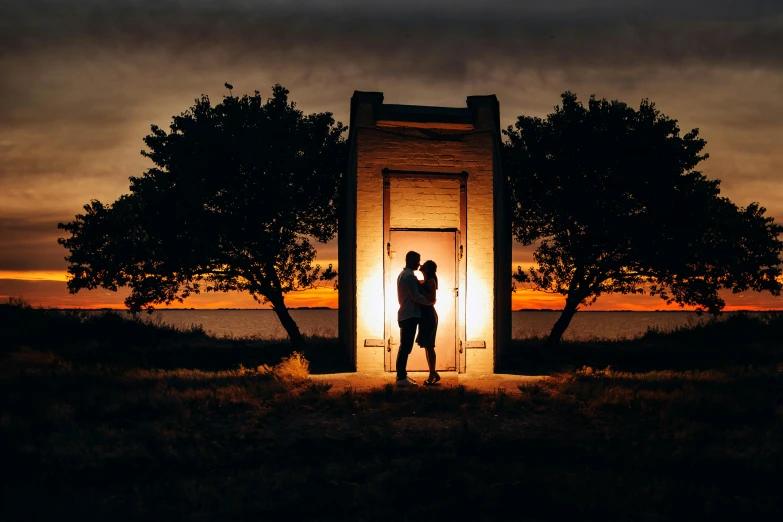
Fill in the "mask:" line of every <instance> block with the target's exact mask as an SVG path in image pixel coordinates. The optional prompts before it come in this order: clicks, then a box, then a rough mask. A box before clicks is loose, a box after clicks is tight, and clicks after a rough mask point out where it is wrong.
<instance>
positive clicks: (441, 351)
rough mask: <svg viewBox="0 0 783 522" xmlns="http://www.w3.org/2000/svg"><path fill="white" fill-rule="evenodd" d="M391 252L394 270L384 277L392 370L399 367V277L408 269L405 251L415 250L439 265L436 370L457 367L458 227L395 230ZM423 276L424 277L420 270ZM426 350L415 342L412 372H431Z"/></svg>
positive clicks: (391, 242) (391, 264)
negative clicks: (453, 228)
mask: <svg viewBox="0 0 783 522" xmlns="http://www.w3.org/2000/svg"><path fill="white" fill-rule="evenodd" d="M389 239H390V242H389V250H390V254H391V262H390V264H389V267H390V270H389V273H388V274H386V277H385V278H384V280H385V282H386V295H387V296H390V297H391V296H394V297H393V299H387V300H386V302H387V310H386V315H387V317H386V324H387V325H389V329H390V331H389V332H387V336H390V338H391V343H390V348H391V350H390V356H391V360H390V365H389V366H388V367H389V369H390V370H391V371H396V370H397V351H398V348H399V342H400V329H399V326H398V325H397V310H398V306H397V297H396V296H397V276H398V275H399V274H400V272H401V271H402V270H403V268H405V254H406V253H408V252H409V251H411V250H413V251H415V252H418V253H419V254H421V262H422V263H424V262H425V261H427V260H428V259H431V260H432V261H434V262H435V264H436V265H437V266H438V270H437V275H438V293H437V296H436V300H437V302H436V304H435V310H436V311H437V312H438V332H437V335H436V337H435V353H436V355H437V361H436V369H437V370H438V371H449V370H456V369H457V287H458V278H457V257H456V252H457V233H456V232H455V231H454V230H434V231H430V230H427V231H421V230H391V231H390V234H389ZM416 275H417V277H418V278H419V279H422V278H423V276H422V275H421V273H420V272H418V271H417V273H416ZM427 370H428V367H427V359H426V357H425V355H424V349H423V348H421V347H420V346H419V345H418V344H416V343H414V344H413V350H412V352H411V355H410V357H409V358H408V371H414V372H416V371H427Z"/></svg>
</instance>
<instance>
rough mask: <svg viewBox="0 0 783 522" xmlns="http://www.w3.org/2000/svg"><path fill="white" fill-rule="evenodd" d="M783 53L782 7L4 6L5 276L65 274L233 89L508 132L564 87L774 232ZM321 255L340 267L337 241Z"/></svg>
mask: <svg viewBox="0 0 783 522" xmlns="http://www.w3.org/2000/svg"><path fill="white" fill-rule="evenodd" d="M780 49H783V3H781V2H780V1H779V0H775V1H769V0H767V1H754V0H748V1H743V2H738V1H724V0H694V1H672V0H657V1H652V0H643V1H642V0H637V1H633V0H603V1H600V0H598V1H596V0H592V1H588V0H570V1H567V0H560V1H548V2H542V1H535V2H533V1H516V0H502V1H499V0H494V1H493V0H485V1H482V2H478V1H474V0H471V1H467V0H451V1H440V2H433V1H427V0H396V1H394V2H378V1H369V0H343V1H323V0H320V1H319V0H312V1H299V2H296V1H290V2H286V1H282V0H280V1H269V2H261V1H255V2H251V1H244V2H243V1H206V0H192V1H188V2H184V1H180V2H174V1H169V0H164V1H138V0H133V1H131V0H112V1H98V0H89V1H86V0H73V1H68V2H65V1H53V0H46V1H43V0H6V1H5V2H3V3H2V5H0V270H58V269H59V270H63V269H64V268H65V265H66V264H65V262H64V261H63V260H62V257H63V256H64V255H65V251H64V249H62V248H61V247H60V246H59V245H57V244H56V239H57V237H58V233H59V231H58V230H57V229H56V223H57V222H58V221H67V220H69V219H72V216H73V215H74V214H76V213H78V212H80V211H81V207H82V205H83V204H84V203H87V202H88V201H89V200H90V199H92V198H96V199H100V200H102V201H104V202H111V201H113V200H114V199H116V198H117V197H118V196H119V195H120V194H122V193H124V192H127V189H128V176H131V175H138V174H140V173H141V172H142V171H143V170H144V169H145V168H147V167H149V166H150V164H149V161H148V160H146V159H144V158H141V157H140V155H139V150H140V149H141V148H143V143H142V138H143V136H144V135H146V134H147V133H148V131H149V125H150V124H151V123H156V124H159V125H162V126H166V125H168V123H169V122H170V120H171V116H172V115H174V114H178V113H180V112H181V111H183V110H185V109H186V108H187V107H189V106H190V105H191V104H192V102H193V99H194V98H195V97H196V96H198V95H200V94H202V93H206V94H209V95H211V96H212V97H213V98H215V99H217V98H219V97H220V96H221V95H223V94H225V90H224V89H223V82H225V81H229V82H231V83H233V84H234V85H235V86H236V88H235V90H234V93H235V94H236V93H245V92H252V91H253V90H254V89H259V90H260V91H262V93H269V92H270V90H269V89H270V87H271V86H272V85H273V84H274V83H278V82H279V83H282V84H283V85H285V86H286V87H288V88H289V89H290V90H291V95H292V98H293V99H294V100H296V101H297V102H298V104H299V107H300V108H302V109H303V110H305V111H306V112H315V111H326V110H328V111H332V112H334V114H335V116H336V117H337V118H338V119H340V120H342V121H343V122H347V120H348V110H349V100H350V96H351V94H352V92H353V90H354V89H358V90H380V91H383V92H384V93H385V96H386V101H387V102H389V103H409V104H423V105H446V106H464V103H465V96H466V95H469V94H488V93H495V94H497V95H498V97H499V99H500V102H501V117H502V120H503V125H507V124H510V123H513V121H514V119H515V117H516V116H518V115H520V114H526V115H536V116H543V115H545V114H547V113H548V112H551V109H552V106H553V105H555V104H556V103H558V102H559V97H558V95H559V94H560V93H561V92H563V91H565V90H572V91H575V92H577V93H578V94H579V96H580V98H583V99H585V98H586V97H587V96H589V95H590V94H596V95H597V96H598V97H606V98H610V99H621V100H624V101H626V102H628V103H631V104H637V103H638V102H639V100H641V99H642V98H650V99H651V100H653V101H655V102H656V103H657V104H658V107H659V108H660V109H661V110H662V111H663V112H664V113H666V114H668V115H669V116H672V117H675V118H678V119H679V121H680V126H681V128H682V129H683V130H690V129H691V128H693V127H699V128H700V129H701V131H702V135H703V136H704V137H705V138H706V139H707V141H708V151H709V152H710V154H711V158H710V159H709V160H708V161H707V162H705V163H704V164H703V166H702V169H703V170H704V172H705V173H706V174H707V175H708V176H711V177H716V178H720V179H722V180H723V185H722V186H723V188H724V194H725V195H727V196H728V197H730V198H731V199H732V200H734V201H735V202H736V203H737V204H740V205H747V204H748V203H750V202H751V201H760V202H761V203H762V204H763V205H764V206H766V207H767V208H768V209H769V214H770V215H773V216H776V217H778V220H779V221H781V220H783V178H781V168H783V149H781V147H780V145H779V144H780V143H783V123H781V122H783V98H781V96H780V93H781V92H783V53H781V52H780ZM316 246H318V247H320V248H319V257H320V258H321V259H324V260H328V259H334V258H336V253H335V252H336V244H334V243H331V244H329V245H327V246H321V245H320V244H317V245H316ZM529 257H530V249H525V248H521V247H516V248H515V259H517V258H518V259H519V260H520V262H522V261H525V260H528V259H529ZM13 284H14V285H17V286H18V284H17V283H13ZM20 284H21V283H20ZM60 286H61V287H62V284H60ZM14 288H16V287H14ZM37 288H44V287H43V286H40V285H39V286H38V287H37ZM47 288H48V287H47ZM58 288H60V287H58ZM0 293H2V291H0Z"/></svg>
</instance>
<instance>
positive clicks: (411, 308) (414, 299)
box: [397, 251, 435, 387]
mask: <svg viewBox="0 0 783 522" xmlns="http://www.w3.org/2000/svg"><path fill="white" fill-rule="evenodd" d="M420 263H421V256H420V255H419V254H418V252H413V251H410V252H408V253H407V254H405V268H404V269H403V270H402V272H400V275H398V276H397V301H398V302H399V303H400V309H399V310H398V311H397V324H399V325H400V349H399V351H398V352H397V386H400V387H407V386H418V384H417V383H416V381H415V380H413V379H411V378H410V377H408V372H407V370H406V367H407V366H408V355H410V353H411V350H412V349H413V340H414V339H415V338H416V329H417V327H418V326H419V321H420V320H421V309H420V306H421V305H433V304H435V301H430V300H428V299H427V298H426V297H424V296H423V295H422V294H421V292H420V291H419V280H418V278H417V277H416V274H414V273H413V271H414V270H418V269H419V264H420Z"/></svg>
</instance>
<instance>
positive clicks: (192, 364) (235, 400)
mask: <svg viewBox="0 0 783 522" xmlns="http://www.w3.org/2000/svg"><path fill="white" fill-rule="evenodd" d="M0 332H2V333H1V334H0V347H1V348H0V351H1V352H0V357H1V358H2V362H1V363H0V462H2V463H3V465H2V468H1V469H2V475H3V476H2V482H3V498H2V507H0V519H2V520H54V519H59V520H63V519H65V520H122V519H142V518H149V519H167V520H182V519H184V520H209V519H221V520H245V519H252V520H277V519H282V520H396V521H402V520H423V519H429V520H448V519H452V520H500V519H503V520H650V521H652V520H704V519H707V518H708V517H709V518H710V519H724V520H729V519H732V520H773V519H777V517H778V516H779V515H780V514H781V509H783V498H781V486H780V475H781V469H783V467H782V466H781V465H782V464H783V452H782V451H781V449H782V447H783V429H782V428H783V318H781V317H780V316H770V317H768V318H766V319H754V318H750V317H746V316H739V317H734V318H731V319H730V320H728V321H725V322H723V323H718V324H712V325H708V326H705V327H699V328H696V329H692V330H681V331H677V332H674V333H671V334H660V333H655V332H651V333H649V334H648V335H647V336H645V337H644V338H642V339H639V340H636V341H627V342H614V343H612V342H591V343H583V344H566V345H564V347H563V349H562V350H561V351H560V352H559V353H557V354H552V353H549V352H546V351H544V350H542V349H541V347H540V341H537V340H530V341H524V342H518V343H517V345H516V346H515V351H514V354H512V356H510V357H509V358H507V360H506V361H504V368H503V369H504V371H515V372H518V373H530V374H536V373H541V372H545V373H548V374H550V375H551V378H550V379H547V380H545V381H541V382H540V383H539V384H537V385H532V386H528V387H525V388H523V389H522V394H521V396H520V397H516V396H514V397H512V396H510V395H506V394H505V393H504V392H502V391H498V392H495V393H493V394H488V395H480V394H478V393H475V392H471V391H470V390H466V389H465V388H462V387H457V388H451V389H419V390H413V391H404V392H403V391H400V390H396V389H393V388H391V387H388V388H384V389H379V390H377V391H375V392H371V393H365V394H357V393H355V392H353V391H351V390H350V389H348V390H345V391H343V390H339V392H337V393H335V391H334V390H332V391H331V392H329V390H328V388H329V386H328V384H323V383H312V382H310V381H308V379H307V368H306V367H307V360H309V361H310V370H311V371H318V372H329V371H340V370H343V369H344V361H343V359H342V358H341V357H340V355H339V354H337V353H336V352H337V350H336V348H337V347H336V343H335V341H333V340H327V339H311V340H310V345H311V347H310V348H309V349H308V350H307V351H306V352H305V354H304V358H306V359H307V360H305V359H303V358H301V357H299V356H297V355H294V356H291V354H289V353H288V348H287V346H286V345H285V343H270V342H259V341H249V340H234V341H229V340H216V339H212V338H210V337H208V336H206V335H204V333H203V332H200V331H198V330H194V331H190V332H177V331H173V330H170V329H167V328H161V327H156V326H150V325H144V324H140V323H134V322H128V321H125V320H122V319H120V318H119V317H117V316H114V315H111V314H109V315H105V316H102V317H95V318H92V319H84V318H80V317H79V316H78V314H73V313H69V314H66V313H60V312H52V311H44V310H37V309H31V308H28V307H25V306H22V305H19V304H12V305H0ZM281 361H282V362H281Z"/></svg>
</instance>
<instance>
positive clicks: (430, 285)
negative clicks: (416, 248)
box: [416, 260, 440, 386]
mask: <svg viewBox="0 0 783 522" xmlns="http://www.w3.org/2000/svg"><path fill="white" fill-rule="evenodd" d="M420 270H421V273H422V274H424V281H422V282H421V293H422V295H423V296H425V297H426V298H427V299H429V300H430V301H435V294H436V292H437V290H438V276H437V275H435V272H437V270H438V265H436V264H435V262H434V261H432V260H430V261H425V262H424V264H423V265H421V269H420ZM437 333H438V312H436V311H435V307H434V306H432V305H429V306H425V305H421V322H420V323H419V335H418V336H417V337H416V343H417V344H418V345H419V346H421V347H422V348H424V350H425V352H424V353H425V354H426V356H427V366H429V367H430V375H429V377H428V378H427V380H426V381H424V384H426V385H427V386H432V385H433V384H435V383H437V382H438V381H439V380H440V375H438V372H436V371H435V335H436V334H437Z"/></svg>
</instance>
